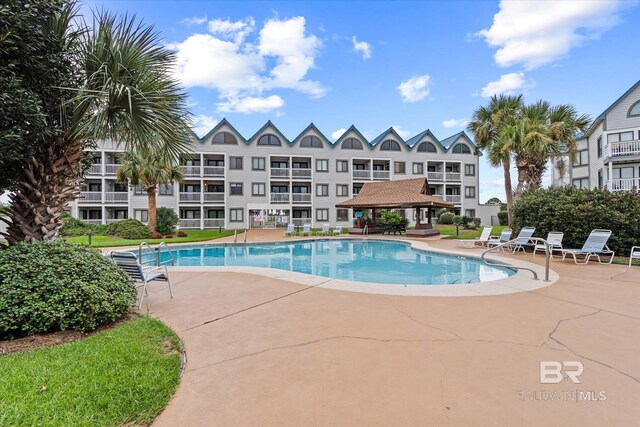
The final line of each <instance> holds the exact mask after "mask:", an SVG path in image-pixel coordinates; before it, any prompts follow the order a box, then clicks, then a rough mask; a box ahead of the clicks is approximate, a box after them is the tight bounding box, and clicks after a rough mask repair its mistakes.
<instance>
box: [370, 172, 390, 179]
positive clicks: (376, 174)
mask: <svg viewBox="0 0 640 427" xmlns="http://www.w3.org/2000/svg"><path fill="white" fill-rule="evenodd" d="M390 176H391V174H390V172H389V171H375V170H374V171H373V179H389V177H390Z"/></svg>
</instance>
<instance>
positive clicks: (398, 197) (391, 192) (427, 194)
mask: <svg viewBox="0 0 640 427" xmlns="http://www.w3.org/2000/svg"><path fill="white" fill-rule="evenodd" d="M336 207H338V208H354V209H400V208H453V204H451V203H449V202H445V201H444V200H442V199H441V198H440V197H436V196H432V195H431V191H430V190H429V183H428V181H427V179H426V178H415V179H403V180H398V181H383V182H367V183H365V184H364V185H363V186H362V189H361V190H360V192H359V193H358V194H357V195H356V197H354V198H353V199H349V200H345V201H344V202H340V203H338V204H336Z"/></svg>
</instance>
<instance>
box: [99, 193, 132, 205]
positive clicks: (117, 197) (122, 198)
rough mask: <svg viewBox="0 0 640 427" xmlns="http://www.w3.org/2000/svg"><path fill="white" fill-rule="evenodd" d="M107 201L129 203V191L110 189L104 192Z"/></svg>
mask: <svg viewBox="0 0 640 427" xmlns="http://www.w3.org/2000/svg"><path fill="white" fill-rule="evenodd" d="M104 201H105V202H113V203H127V202H128V201H129V192H127V191H110V192H107V193H104Z"/></svg>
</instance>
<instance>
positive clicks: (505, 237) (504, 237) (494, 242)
mask: <svg viewBox="0 0 640 427" xmlns="http://www.w3.org/2000/svg"><path fill="white" fill-rule="evenodd" d="M511 233H513V230H511V229H510V228H505V229H504V230H502V233H500V237H498V236H491V237H489V240H487V247H490V248H492V247H494V246H498V245H501V244H503V243H507V242H508V241H509V240H511Z"/></svg>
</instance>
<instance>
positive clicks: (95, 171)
mask: <svg viewBox="0 0 640 427" xmlns="http://www.w3.org/2000/svg"><path fill="white" fill-rule="evenodd" d="M87 173H88V174H89V175H102V164H100V163H94V164H92V165H91V166H89V170H88V171H87Z"/></svg>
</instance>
